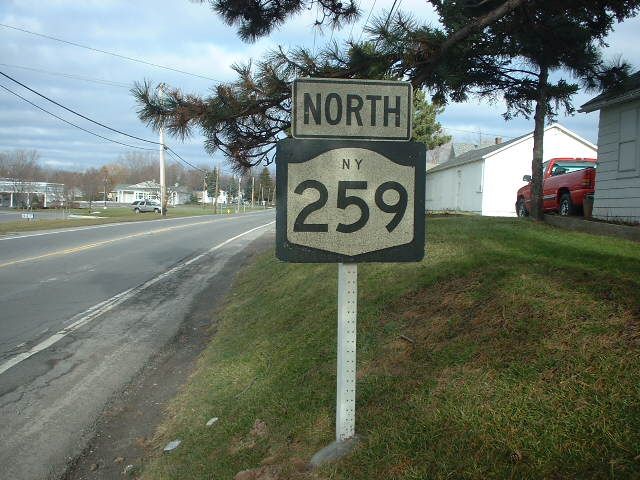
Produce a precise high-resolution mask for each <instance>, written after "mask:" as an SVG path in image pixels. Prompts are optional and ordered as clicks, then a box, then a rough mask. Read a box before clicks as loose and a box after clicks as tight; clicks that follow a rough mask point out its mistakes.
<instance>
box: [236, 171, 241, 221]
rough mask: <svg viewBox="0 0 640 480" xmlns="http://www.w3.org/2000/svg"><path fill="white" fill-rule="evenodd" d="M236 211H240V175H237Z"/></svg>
mask: <svg viewBox="0 0 640 480" xmlns="http://www.w3.org/2000/svg"><path fill="white" fill-rule="evenodd" d="M236 213H240V175H238V207H237V212H236Z"/></svg>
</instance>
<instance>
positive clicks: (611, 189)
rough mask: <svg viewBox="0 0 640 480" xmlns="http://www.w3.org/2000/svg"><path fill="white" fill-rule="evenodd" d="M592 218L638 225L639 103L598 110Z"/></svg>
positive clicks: (639, 166)
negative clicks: (596, 163)
mask: <svg viewBox="0 0 640 480" xmlns="http://www.w3.org/2000/svg"><path fill="white" fill-rule="evenodd" d="M593 216H594V217H596V218H603V219H617V220H624V221H632V222H640V100H636V101H633V102H628V103H624V104H622V105H616V106H613V107H608V108H607V107H605V108H603V109H602V110H600V125H599V128H598V170H597V176H596V193H595V202H594V206H593Z"/></svg>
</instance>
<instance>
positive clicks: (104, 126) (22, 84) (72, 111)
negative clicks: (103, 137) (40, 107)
mask: <svg viewBox="0 0 640 480" xmlns="http://www.w3.org/2000/svg"><path fill="white" fill-rule="evenodd" d="M0 75H2V76H3V77H6V78H8V79H9V80H11V81H12V82H14V83H17V84H18V85H20V86H21V87H23V88H26V89H27V90H29V91H30V92H32V93H35V94H36V95H38V96H39V97H42V98H44V99H45V100H48V101H49V102H51V103H53V104H54V105H57V106H58V107H60V108H63V109H65V110H66V111H68V112H71V113H73V114H74V115H77V116H79V117H80V118H84V119H85V120H87V121H89V122H91V123H95V124H96V125H99V126H101V127H103V128H106V129H107V130H111V131H112V132H115V133H119V134H120V135H124V136H125V137H129V138H133V139H135V140H139V141H141V142H146V143H152V144H154V145H160V142H154V141H153V140H147V139H145V138H140V137H136V136H135V135H130V134H128V133H125V132H123V131H120V130H117V129H115V128H112V127H109V126H108V125H105V124H104V123H100V122H98V121H96V120H93V119H92V118H89V117H87V116H86V115H83V114H81V113H78V112H76V111H75V110H72V109H70V108H69V107H65V106H64V105H62V104H61V103H58V102H56V101H55V100H52V99H50V98H49V97H47V96H46V95H43V94H42V93H40V92H38V91H36V90H34V89H33V88H31V87H28V86H27V85H25V84H24V83H22V82H19V81H18V80H16V79H15V78H13V77H11V76H9V75H7V74H6V73H3V72H1V71H0Z"/></svg>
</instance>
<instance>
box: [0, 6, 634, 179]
mask: <svg viewBox="0 0 640 480" xmlns="http://www.w3.org/2000/svg"><path fill="white" fill-rule="evenodd" d="M392 3H393V2H392V0H377V1H376V2H372V1H361V2H360V6H361V9H362V12H363V14H362V17H361V20H360V21H359V23H356V24H355V25H353V27H352V26H348V27H346V28H344V29H343V30H342V31H341V32H336V33H334V34H333V38H334V39H337V40H340V39H346V38H348V37H349V36H350V35H352V36H353V37H355V38H359V37H360V35H361V32H362V27H363V25H364V24H365V22H366V20H367V18H368V17H369V14H370V12H371V15H372V17H371V18H373V17H375V16H376V15H381V14H382V12H384V11H388V10H389V8H390V7H391V4H392ZM400 4H401V7H400V8H401V9H402V10H404V11H410V12H412V13H413V14H414V15H415V16H417V17H418V18H421V19H425V20H426V21H433V20H434V18H435V17H434V16H433V13H432V12H431V10H430V9H429V8H428V7H427V6H426V3H425V2H423V1H420V0H404V1H402V0H401V1H400ZM372 5H374V7H373V8H372ZM315 15H316V12H315V10H309V11H305V12H304V13H303V14H301V15H299V16H297V17H295V18H293V19H291V20H290V21H289V22H287V24H286V25H285V26H284V27H283V28H281V29H280V30H279V31H277V32H276V33H274V34H273V35H271V36H270V37H269V38H266V39H263V40H261V41H259V42H256V43H253V44H246V43H243V42H242V41H240V40H239V39H238V38H237V36H236V35H235V30H234V29H233V28H232V27H229V26H227V25H225V24H224V23H223V22H222V21H220V19H219V18H218V17H217V16H216V15H215V14H214V13H213V12H211V11H210V10H209V8H208V6H207V5H206V4H205V5H203V4H200V3H194V2H190V1H189V0H154V1H151V0H137V1H135V2H131V1H127V0H85V1H83V2H78V1H77V0H48V1H46V2H42V1H41V0H3V1H2V3H1V4H0V24H2V25H0V71H1V72H4V73H6V74H8V75H10V76H12V77H14V78H16V79H17V80H19V81H21V82H22V83H24V84H26V85H28V86H30V87H31V88H33V89H35V90H37V91H39V92H41V93H43V94H44V95H47V96H49V97H50V98H52V99H55V100H56V101H58V102H59V103H62V104H64V105H66V106H68V107H70V108H72V109H75V110H77V111H79V112H81V113H83V114H85V115H87V116H89V117H91V118H94V119H96V120H98V121H100V122H102V123H105V124H107V125H109V126H112V127H114V128H117V129H118V130H121V131H125V132H127V133H130V134H132V135H136V136H139V137H142V138H147V139H150V140H155V139H157V134H156V133H154V132H153V131H152V130H151V129H150V128H148V127H146V126H145V125H143V124H141V123H140V121H139V120H138V119H137V117H136V104H135V102H134V100H133V98H132V96H131V94H130V93H129V88H130V87H131V85H132V84H133V82H135V81H141V80H144V79H149V80H152V81H154V82H165V83H167V84H170V85H173V86H177V87H179V88H182V89H183V90H184V91H186V92H190V93H196V94H201V95H206V94H207V93H208V92H210V89H211V87H212V86H214V85H215V84H216V82H225V81H229V80H232V79H233V78H234V75H233V71H232V70H231V68H230V66H231V65H232V64H233V63H241V62H246V61H247V60H249V59H251V58H260V57H261V54H262V53H263V52H265V51H266V50H268V49H271V48H273V47H276V46H279V45H280V46H283V47H285V48H286V47H289V46H296V45H301V44H303V45H307V46H309V47H311V48H313V47H314V45H315V47H320V46H321V45H322V44H323V43H325V42H326V41H327V40H328V39H329V38H330V37H331V32H325V34H324V35H323V34H322V33H320V32H316V33H314V29H313V28H312V24H313V21H314V18H315ZM10 27H14V28H10ZM16 28H18V29H22V30H27V31H30V32H35V33H38V34H41V35H46V36H49V37H55V38H58V39H62V40H65V41H67V42H72V43H76V44H81V45H84V46H87V47H91V48H94V49H98V50H104V51H108V52H112V53H115V54H118V55H122V56H126V57H131V58H135V59H140V60H143V61H145V62H149V63H154V64H158V65H164V66H169V67H171V68H174V69H178V70H183V71H185V72H189V73H193V74H196V75H200V76H202V77H207V78H201V77H198V76H193V75H187V74H182V73H177V72H173V71H170V70H166V69H162V68H158V67H154V66H151V65H148V64H144V63H139V62H134V61H131V60H126V59H123V58H120V57H116V56H113V55H108V54H105V53H101V52H97V51H95V50H89V49H86V48H80V47H78V46H74V45H71V44H69V43H62V42H59V41H55V40H52V39H49V38H44V37H42V36H37V35H33V34H30V33H26V32H24V31H20V30H16ZM639 28H640V20H639V19H638V18H634V19H631V20H628V21H626V22H625V23H623V24H620V25H618V27H617V28H616V30H615V32H614V33H613V34H612V35H611V36H610V38H609V39H608V44H609V46H608V47H607V48H606V56H607V57H610V58H613V57H615V56H616V55H622V56H623V57H624V58H625V59H627V60H628V61H630V62H631V63H632V64H633V65H634V66H635V67H636V68H637V67H638V66H640V48H639V47H638V45H637V38H638V37H637V31H638V29H639ZM0 85H3V86H4V87H7V88H10V89H11V90H13V91H14V92H15V93H18V94H20V95H22V96H24V97H25V98H27V99H28V100H30V101H32V102H34V103H36V104H38V105H39V106H41V107H43V108H45V109H47V110H49V111H51V112H52V113H55V114H56V115H59V116H61V117H63V118H65V119H67V120H69V121H71V122H74V123H77V124H78V125H80V126H82V127H83V128H86V129H88V130H91V131H94V132H96V133H99V134H101V135H104V136H106V137H109V138H113V139H117V140H119V141H122V142H124V143H131V144H134V145H137V146H149V145H145V144H144V143H141V142H136V141H135V140H131V139H126V138H125V137H120V136H118V135H117V134H114V133H112V132H109V131H106V130H104V129H101V128H100V127H98V126H95V125H92V124H90V123H87V122H85V121H83V120H82V119H79V118H77V117H74V116H73V115H71V114H69V113H68V112H65V111H64V110H61V109H60V108H58V107H56V106H54V105H52V104H49V103H48V102H46V101H45V100H43V99H41V98H39V97H37V96H35V95H34V94H32V93H30V92H29V91H27V90H25V89H24V88H22V87H20V86H18V85H16V84H14V83H12V82H11V81H9V80H7V79H6V78H4V77H2V78H0ZM591 96H593V94H584V93H581V94H579V95H577V96H576V97H575V104H576V105H577V106H579V105H581V104H582V103H584V102H585V101H586V100H588V99H589V98H590V97H591ZM503 111H504V107H503V105H501V104H499V103H498V104H495V105H490V104H487V103H480V102H477V101H472V102H469V103H465V104H454V105H449V106H448V107H447V109H446V111H445V113H444V114H443V115H442V116H441V117H440V122H441V123H442V124H443V126H444V127H445V128H447V130H448V132H449V133H450V134H452V135H453V136H454V138H455V139H456V140H457V141H462V142H470V143H477V142H478V141H479V140H480V139H482V140H487V139H489V138H493V137H495V136H501V137H503V138H505V139H508V138H511V137H515V136H518V135H521V134H523V133H527V132H529V131H531V130H532V128H533V125H532V122H531V121H527V120H524V119H515V120H512V121H510V122H505V121H504V120H503V119H502V117H501V113H502V112H503ZM559 121H560V122H561V123H562V124H564V125H565V126H567V127H568V128H570V129H572V130H574V131H576V132H577V133H578V134H580V135H582V136H583V137H585V138H587V139H588V140H590V141H592V142H595V141H596V138H597V123H598V118H597V113H592V114H588V115H586V114H580V113H578V114H576V115H574V116H571V117H564V116H561V117H559ZM168 143H169V144H171V145H172V146H173V147H174V148H175V150H176V151H177V152H178V153H180V155H182V156H183V157H184V158H185V159H187V160H188V161H190V162H191V163H195V164H199V165H209V166H210V165H212V164H213V162H216V161H217V160H222V161H223V158H222V157H221V156H220V157H215V158H211V157H209V156H208V155H207V154H206V153H205V152H204V149H203V148H202V137H200V136H194V137H192V138H190V139H188V140H187V141H186V142H184V143H181V142H179V141H178V140H176V139H170V140H169V141H168ZM13 149H36V150H38V151H39V152H40V155H41V158H42V160H43V162H45V163H46V164H48V165H52V166H59V167H63V168H68V169H74V170H83V169H84V168H86V167H89V166H99V165H101V164H104V163H107V162H110V161H113V160H115V159H117V158H118V156H119V155H122V154H124V153H126V152H128V151H132V150H133V149H131V148H128V147H124V146H120V145H116V144H113V143H109V142H106V141H103V140H101V139H99V138H96V137H93V136H91V135H89V134H86V133H84V132H82V131H80V130H77V129H75V128H73V127H71V126H69V125H66V124H64V123H62V122H61V121H59V120H56V119H55V118H52V117H50V116H48V115H47V114H45V113H43V112H42V111H40V110H37V109H36V108H35V107H33V106H31V105H29V104H27V103H25V102H24V101H22V100H20V99H19V98H17V97H15V96H14V95H12V94H10V93H8V92H7V91H6V90H3V89H0V151H6V150H13Z"/></svg>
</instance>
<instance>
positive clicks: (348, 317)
mask: <svg viewBox="0 0 640 480" xmlns="http://www.w3.org/2000/svg"><path fill="white" fill-rule="evenodd" d="M292 133H293V135H294V137H295V138H293V139H286V140H282V141H280V142H278V146H277V151H276V178H277V186H276V192H277V213H276V256H277V257H278V258H279V259H280V260H283V261H286V262H297V263H316V262H322V263H338V369H337V376H338V378H337V402H336V440H337V441H338V442H340V441H344V440H347V439H349V438H351V437H353V436H354V434H355V390H356V389H355V384H356V319H357V290H358V287H357V282H358V269H357V264H358V263H360V262H415V261H420V260H421V259H422V258H423V256H424V229H425V225H424V218H425V217H424V198H425V195H424V183H425V146H424V144H422V143H416V142H409V141H408V140H409V138H410V137H411V86H410V85H409V84H408V83H405V82H380V81H369V80H338V81H337V80H329V79H299V80H296V81H295V82H294V86H293V108H292Z"/></svg>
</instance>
